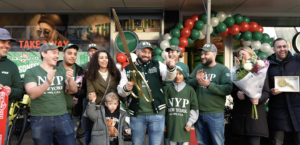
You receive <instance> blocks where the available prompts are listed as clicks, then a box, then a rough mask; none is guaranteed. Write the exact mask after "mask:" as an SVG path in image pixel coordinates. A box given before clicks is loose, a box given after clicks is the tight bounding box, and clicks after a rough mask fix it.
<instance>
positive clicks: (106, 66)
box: [82, 50, 121, 145]
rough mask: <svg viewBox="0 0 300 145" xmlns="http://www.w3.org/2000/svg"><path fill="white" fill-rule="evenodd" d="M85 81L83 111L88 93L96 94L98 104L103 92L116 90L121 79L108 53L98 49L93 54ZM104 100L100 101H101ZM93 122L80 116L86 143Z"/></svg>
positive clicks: (88, 141) (89, 138)
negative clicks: (85, 92)
mask: <svg viewBox="0 0 300 145" xmlns="http://www.w3.org/2000/svg"><path fill="white" fill-rule="evenodd" d="M85 78H86V81H87V94H86V97H87V100H86V101H84V105H83V107H84V109H83V111H84V112H85V109H86V106H87V104H88V101H89V100H88V98H89V95H95V96H97V99H96V105H100V102H101V101H102V99H103V97H104V95H105V94H108V93H109V92H117V86H118V84H119V82H120V79H121V73H120V71H119V70H118V69H117V67H116V64H115V62H114V60H113V59H112V57H111V56H110V55H109V53H108V52H107V51H105V50H99V51H97V52H96V53H94V54H93V57H92V59H91V60H90V62H89V64H88V66H87V72H86V73H85ZM103 102H104V101H102V103H103ZM92 127H93V122H92V121H91V120H90V119H89V118H88V117H86V116H83V117H82V128H83V129H85V142H86V144H87V145H88V144H89V143H90V140H91V129H92Z"/></svg>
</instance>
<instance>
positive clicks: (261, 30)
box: [257, 25, 264, 33]
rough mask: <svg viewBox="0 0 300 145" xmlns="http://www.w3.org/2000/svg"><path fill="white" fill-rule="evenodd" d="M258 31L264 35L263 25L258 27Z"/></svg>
mask: <svg viewBox="0 0 300 145" xmlns="http://www.w3.org/2000/svg"><path fill="white" fill-rule="evenodd" d="M257 31H259V32H261V33H264V28H263V27H262V26H261V25H258V28H257Z"/></svg>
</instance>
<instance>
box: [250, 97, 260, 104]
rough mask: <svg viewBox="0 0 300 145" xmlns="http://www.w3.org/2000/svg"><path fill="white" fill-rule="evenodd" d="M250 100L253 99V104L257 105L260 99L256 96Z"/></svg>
mask: <svg viewBox="0 0 300 145" xmlns="http://www.w3.org/2000/svg"><path fill="white" fill-rule="evenodd" d="M250 100H251V102H252V104H254V105H257V104H258V100H259V99H257V98H256V99H250Z"/></svg>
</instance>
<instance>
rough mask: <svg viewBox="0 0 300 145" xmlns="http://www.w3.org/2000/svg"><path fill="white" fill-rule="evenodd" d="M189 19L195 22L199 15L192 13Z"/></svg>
mask: <svg viewBox="0 0 300 145" xmlns="http://www.w3.org/2000/svg"><path fill="white" fill-rule="evenodd" d="M191 19H192V20H193V22H196V21H198V20H199V16H198V15H196V14H194V15H192V17H191Z"/></svg>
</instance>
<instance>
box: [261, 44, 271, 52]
mask: <svg viewBox="0 0 300 145" xmlns="http://www.w3.org/2000/svg"><path fill="white" fill-rule="evenodd" d="M260 50H261V51H262V52H269V51H271V50H272V48H271V45H270V44H269V43H263V44H262V45H261V48H260Z"/></svg>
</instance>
